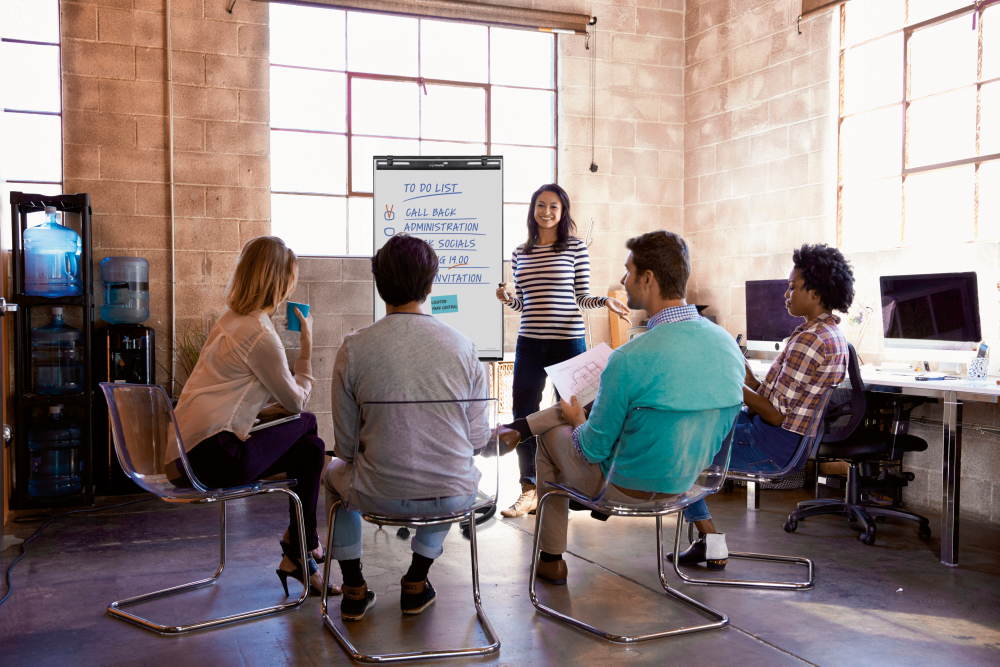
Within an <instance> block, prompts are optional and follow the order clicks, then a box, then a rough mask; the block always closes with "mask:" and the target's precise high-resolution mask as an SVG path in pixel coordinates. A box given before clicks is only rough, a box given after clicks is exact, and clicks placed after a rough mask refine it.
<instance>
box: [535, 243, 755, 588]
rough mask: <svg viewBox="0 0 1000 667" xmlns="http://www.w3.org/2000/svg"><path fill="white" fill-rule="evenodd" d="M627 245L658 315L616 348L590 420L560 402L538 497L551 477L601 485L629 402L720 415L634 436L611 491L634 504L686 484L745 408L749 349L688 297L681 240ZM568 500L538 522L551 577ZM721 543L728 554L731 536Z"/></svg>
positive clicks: (542, 440)
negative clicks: (699, 422)
mask: <svg viewBox="0 0 1000 667" xmlns="http://www.w3.org/2000/svg"><path fill="white" fill-rule="evenodd" d="M626 246H627V247H628V249H629V250H630V251H631V252H630V254H629V257H628V260H627V261H626V263H625V267H626V270H627V272H626V274H625V277H624V278H622V281H621V282H622V284H623V285H624V286H625V290H626V292H627V293H628V305H629V307H630V308H633V309H636V310H645V311H646V312H647V313H650V314H651V317H650V320H649V325H648V326H649V331H648V332H647V333H646V334H644V335H642V336H638V337H636V338H634V339H632V340H631V341H629V342H628V343H626V344H625V345H622V346H621V347H619V348H618V349H616V350H615V351H614V352H613V353H612V354H611V357H610V358H609V359H608V365H607V367H606V368H605V369H604V372H603V373H602V374H601V384H600V389H599V390H598V393H597V399H596V400H595V401H594V404H593V408H592V410H591V411H590V416H589V418H588V416H587V415H586V413H585V412H584V409H583V407H582V406H581V405H580V404H579V402H578V401H577V399H576V397H575V396H573V397H571V398H570V403H567V402H566V401H565V400H563V401H562V402H561V404H560V407H561V412H562V421H563V422H565V423H562V424H560V425H559V426H556V427H554V428H551V429H549V430H547V431H545V432H544V433H543V434H541V436H540V437H539V441H538V452H537V454H536V458H535V467H536V472H537V479H538V481H539V492H540V493H541V496H540V497H539V502H541V499H542V497H544V495H545V494H547V493H549V492H550V491H551V490H552V487H551V486H548V485H545V483H544V482H545V481H552V482H556V483H560V484H569V485H571V486H573V487H575V488H577V489H579V490H580V491H582V492H584V493H588V494H596V493H597V492H598V490H599V489H600V487H601V485H602V484H603V483H604V475H605V474H606V472H607V471H608V468H609V465H610V463H611V460H610V459H611V454H612V451H613V450H614V447H615V444H616V443H617V442H618V440H619V438H620V437H621V436H622V432H623V431H624V429H625V422H626V419H627V418H628V415H629V412H630V411H631V410H632V408H635V407H651V408H658V409H661V410H668V411H672V412H696V411H702V410H712V409H718V410H720V412H719V413H718V414H717V417H716V419H714V420H709V419H706V422H705V424H704V425H703V426H702V427H701V428H699V429H696V432H694V433H691V432H690V429H689V428H688V429H682V428H680V426H679V424H677V423H673V422H671V421H669V419H668V420H667V421H666V422H664V421H662V420H660V421H658V422H657V426H656V428H646V429H644V428H642V427H640V428H639V429H638V431H637V432H635V433H632V434H630V436H629V439H628V441H627V445H628V446H627V447H626V448H625V449H623V450H622V451H621V452H620V453H619V455H618V460H617V464H616V467H615V471H614V474H613V476H612V479H611V481H612V486H610V487H609V489H608V492H607V495H606V496H605V497H606V498H609V499H615V498H618V499H619V500H628V501H632V502H635V500H636V498H647V499H651V498H654V497H655V496H656V494H673V493H682V492H684V491H687V490H688V489H689V488H690V487H691V485H692V484H693V483H694V481H695V479H696V478H697V477H698V474H699V473H700V472H701V471H702V470H703V469H704V468H706V467H707V466H708V465H709V464H710V463H711V461H712V458H713V457H714V456H715V454H716V453H718V451H719V447H720V446H721V444H722V441H723V439H724V438H725V436H726V434H727V433H728V432H729V430H730V427H731V426H732V424H733V420H734V419H735V418H736V415H737V413H738V412H739V410H740V406H741V404H742V401H743V380H744V375H745V373H744V364H743V355H742V354H741V353H740V349H739V346H738V345H737V344H736V341H735V340H734V339H733V337H732V336H730V335H729V334H728V333H727V332H726V331H725V330H724V329H722V328H721V327H719V326H717V325H715V324H712V323H711V322H709V321H708V320H706V319H704V318H702V317H700V316H699V315H698V311H697V308H696V307H695V306H693V305H688V304H687V301H686V300H685V299H686V296H687V281H688V277H689V276H690V275H691V261H690V256H689V253H688V249H687V244H686V243H685V242H684V239H682V238H681V237H680V236H678V235H677V234H674V233H672V232H666V231H656V232H650V233H648V234H643V235H642V236H637V237H635V238H632V239H629V241H628V242H627V243H626ZM528 421H529V422H531V421H532V420H531V419H530V418H529V420H528ZM665 430H666V432H664V431H665ZM671 431H672V432H671ZM567 503H568V501H567V499H565V498H554V499H552V500H551V501H549V504H550V505H554V507H551V508H550V509H551V511H550V512H547V513H546V518H545V525H544V526H542V527H540V528H539V526H537V524H536V530H539V529H540V530H541V536H540V546H541V549H542V554H541V562H540V563H539V565H538V576H539V577H541V578H542V579H544V580H545V581H548V582H549V583H553V584H564V583H566V573H567V568H566V562H565V561H564V560H563V559H562V554H563V552H564V551H565V550H566V528H567V515H568V507H567ZM720 542H721V549H722V550H723V551H724V550H725V542H724V541H721V540H720ZM713 548H715V549H716V550H718V549H719V548H720V547H719V545H718V544H717V545H713ZM713 555H715V556H716V557H720V554H718V553H716V554H713ZM726 555H728V554H726Z"/></svg>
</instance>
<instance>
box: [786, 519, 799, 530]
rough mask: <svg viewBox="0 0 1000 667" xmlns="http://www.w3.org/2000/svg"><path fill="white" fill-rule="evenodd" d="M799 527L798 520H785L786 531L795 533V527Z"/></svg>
mask: <svg viewBox="0 0 1000 667" xmlns="http://www.w3.org/2000/svg"><path fill="white" fill-rule="evenodd" d="M798 527H799V522H798V521H786V522H785V532H786V533H794V532H795V529H796V528H798Z"/></svg>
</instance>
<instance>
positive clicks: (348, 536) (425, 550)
mask: <svg viewBox="0 0 1000 667" xmlns="http://www.w3.org/2000/svg"><path fill="white" fill-rule="evenodd" d="M354 496H355V497H354V500H355V501H358V502H357V503H356V504H357V505H359V506H360V507H361V509H364V510H368V511H371V512H377V513H378V514H388V515H390V516H403V517H421V516H442V515H444V514H453V513H455V512H457V511H459V510H462V509H465V508H466V507H468V506H470V505H471V504H472V502H473V501H474V500H475V499H476V494H474V493H473V494H472V495H470V496H451V497H450V498H436V499H434V500H393V499H391V498H372V497H371V496H366V495H365V494H363V493H359V492H357V491H355V492H354ZM450 528H451V524H450V523H446V524H442V525H440V526H423V527H420V528H417V529H416V531H417V532H416V535H414V536H413V539H412V540H410V547H411V548H412V549H413V553H418V554H420V555H421V556H424V557H426V558H431V559H434V558H437V557H439V556H440V555H441V554H442V553H444V548H443V547H442V545H443V544H444V538H445V537H447V535H448V530H449V529H450ZM331 555H332V556H333V559H334V560H354V559H355V558H361V515H360V514H358V513H357V512H355V511H352V510H346V509H344V506H343V505H340V506H339V507H337V523H336V525H335V526H334V529H333V549H332V550H331Z"/></svg>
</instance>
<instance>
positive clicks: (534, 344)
mask: <svg viewBox="0 0 1000 667" xmlns="http://www.w3.org/2000/svg"><path fill="white" fill-rule="evenodd" d="M586 351H587V343H586V340H585V339H584V338H528V337H527V336H518V337H517V349H516V351H515V353H514V387H513V397H512V398H513V400H514V419H521V418H522V417H527V416H528V415H530V414H533V413H535V412H538V408H539V406H540V405H541V403H542V391H543V390H544V389H545V379H546V378H547V377H548V376H547V375H546V374H545V367H546V366H551V365H553V364H558V363H560V362H563V361H566V360H567V359H572V358H573V357H575V356H576V355H578V354H583V353H584V352H586ZM558 399H559V392H558V391H557V392H556V400H558ZM536 449H538V443H537V442H536V440H535V438H533V437H532V438H529V439H527V440H524V441H523V442H521V444H519V445H518V446H517V465H518V468H519V470H520V473H521V479H520V482H521V483H522V484H534V483H535V450H536Z"/></svg>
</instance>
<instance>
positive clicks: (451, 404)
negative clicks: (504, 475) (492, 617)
mask: <svg viewBox="0 0 1000 667" xmlns="http://www.w3.org/2000/svg"><path fill="white" fill-rule="evenodd" d="M498 405H499V400H498V399H496V398H484V399H468V400H441V401H370V402H366V403H363V404H362V405H361V407H360V415H359V419H358V424H359V425H361V424H363V423H364V422H365V421H368V422H369V423H374V422H380V423H385V422H388V421H391V422H395V423H413V422H412V421H411V420H426V421H424V423H431V422H436V423H439V424H442V425H448V426H451V427H453V428H458V429H461V430H462V432H464V434H465V436H466V437H467V438H468V439H469V440H470V442H472V443H473V445H474V446H476V445H479V444H482V442H485V443H486V444H485V446H484V447H482V449H481V450H479V452H478V453H479V455H477V456H476V457H475V461H476V465H477V467H478V468H479V469H480V471H481V472H482V478H481V479H480V483H479V489H478V490H477V493H476V498H475V500H474V501H473V504H472V505H470V506H469V507H467V508H465V509H463V510H460V511H458V512H455V513H452V514H444V515H441V516H425V517H404V516H392V515H386V514H378V513H375V512H370V511H366V510H365V509H364V508H363V507H351V504H350V501H349V500H348V502H344V501H342V500H338V501H336V502H334V503H332V504H331V506H330V507H329V508H327V510H328V512H329V516H328V519H327V543H326V553H327V558H326V563H325V565H324V568H323V579H324V581H329V580H330V565H331V562H332V561H333V557H332V554H333V533H334V529H335V528H336V517H337V507H338V506H340V505H341V504H343V505H344V509H347V510H352V511H357V512H358V513H359V514H360V515H361V518H362V519H364V520H365V521H367V522H369V523H373V524H376V525H377V526H379V527H380V528H381V527H382V526H405V527H408V528H419V527H421V526H439V525H442V524H447V523H459V522H463V526H464V525H465V524H466V523H467V525H468V537H469V544H470V551H471V554H472V600H473V602H474V603H475V606H476V615H477V616H478V617H479V623H480V625H481V626H482V629H483V634H484V635H485V636H486V639H487V641H489V644H487V645H486V646H474V647H468V648H456V649H441V650H424V651H412V652H407V653H382V654H366V653H362V652H361V650H360V649H359V648H357V647H356V646H355V645H354V644H353V643H352V642H351V639H350V637H349V636H348V634H347V632H346V630H345V629H344V628H343V627H341V626H342V624H343V621H341V620H340V619H339V614H337V613H336V610H334V614H333V616H335V617H337V620H336V621H335V620H334V618H333V617H332V616H331V614H330V607H329V604H328V602H329V601H328V595H327V590H326V589H324V591H323V594H322V597H321V603H320V609H321V610H322V615H323V623H324V625H326V627H327V628H328V629H329V630H330V632H332V633H333V636H334V637H335V638H336V640H337V642H338V643H339V644H340V645H341V647H342V648H343V649H344V650H345V651H346V652H347V653H348V654H349V655H350V656H351V658H353V659H354V660H357V661H358V662H378V663H382V662H403V661H408V660H432V659H437V658H453V657H472V656H483V655H490V654H491V653H496V652H497V651H499V650H500V640H499V639H498V638H497V636H496V632H494V630H493V626H492V625H491V624H490V621H489V619H488V618H487V617H486V612H485V611H483V606H482V598H481V596H480V592H479V552H478V549H477V546H476V521H475V518H476V512H477V511H478V510H481V509H485V508H487V507H489V506H491V505H494V506H495V505H496V501H497V491H498V489H499V488H500V467H499V465H498V461H499V458H498V457H499V452H500V440H499V437H498V436H497V422H498V418H497V408H498ZM356 442H359V443H360V444H359V445H358V447H357V453H356V455H355V458H354V462H353V463H354V465H353V470H352V473H351V496H350V497H353V496H354V488H355V485H356V484H357V479H358V474H359V472H360V471H361V470H362V468H363V467H364V458H365V445H364V441H363V438H362V437H361V435H360V434H359V436H358V438H357V440H356ZM399 446H400V447H407V446H409V445H408V443H407V442H400V443H399ZM433 495H434V494H433V493H429V494H428V495H427V496H426V497H431V496H433Z"/></svg>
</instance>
